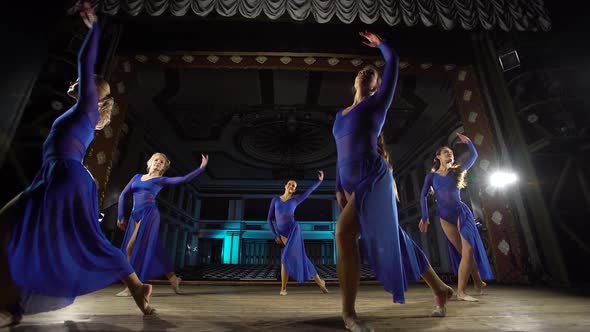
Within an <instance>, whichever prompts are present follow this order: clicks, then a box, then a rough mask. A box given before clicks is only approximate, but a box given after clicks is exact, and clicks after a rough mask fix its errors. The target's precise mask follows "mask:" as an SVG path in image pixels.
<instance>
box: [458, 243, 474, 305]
mask: <svg viewBox="0 0 590 332" xmlns="http://www.w3.org/2000/svg"><path fill="white" fill-rule="evenodd" d="M461 246H462V249H463V250H462V251H461V263H459V275H460V276H463V278H462V279H460V280H461V282H462V284H460V286H461V287H463V289H465V288H466V287H467V282H468V281H469V276H470V275H471V272H472V271H473V268H474V266H475V259H474V258H473V248H471V245H469V242H467V240H465V239H464V238H463V237H461ZM457 299H458V300H463V301H470V302H476V301H478V300H477V299H476V298H474V297H472V296H469V295H467V294H465V292H463V294H459V293H457Z"/></svg>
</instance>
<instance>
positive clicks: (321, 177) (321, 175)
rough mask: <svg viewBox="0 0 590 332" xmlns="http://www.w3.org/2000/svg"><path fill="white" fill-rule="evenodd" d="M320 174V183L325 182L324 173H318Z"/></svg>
mask: <svg viewBox="0 0 590 332" xmlns="http://www.w3.org/2000/svg"><path fill="white" fill-rule="evenodd" d="M318 173H319V175H318V179H320V181H324V171H318Z"/></svg>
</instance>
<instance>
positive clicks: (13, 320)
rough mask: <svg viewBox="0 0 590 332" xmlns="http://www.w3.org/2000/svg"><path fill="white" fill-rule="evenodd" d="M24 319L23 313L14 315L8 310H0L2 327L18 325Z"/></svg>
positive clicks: (0, 326) (0, 324)
mask: <svg viewBox="0 0 590 332" xmlns="http://www.w3.org/2000/svg"><path fill="white" fill-rule="evenodd" d="M22 319H23V316H21V315H13V314H12V313H10V312H8V311H4V310H2V311H0V328H3V327H7V326H11V325H17V324H18V323H20V321H21V320H22Z"/></svg>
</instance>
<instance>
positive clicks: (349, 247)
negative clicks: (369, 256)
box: [336, 193, 373, 332]
mask: <svg viewBox="0 0 590 332" xmlns="http://www.w3.org/2000/svg"><path fill="white" fill-rule="evenodd" d="M346 200H347V202H348V203H347V204H346V206H345V207H344V209H342V212H341V213H340V217H339V218H338V223H337V224H336V247H337V249H338V258H337V264H336V270H337V272H338V280H339V282H340V292H341V293H342V319H343V320H344V325H345V326H346V328H347V329H349V330H351V331H359V332H364V331H373V329H372V328H370V327H369V326H368V325H367V324H365V323H364V322H362V321H361V320H360V319H359V318H358V316H357V314H356V310H355V302H356V294H357V292H358V287H359V281H360V265H361V257H360V253H359V246H358V235H359V231H360V225H359V220H358V216H357V214H356V210H355V205H354V204H355V200H354V193H353V194H352V195H349V194H348V193H346Z"/></svg>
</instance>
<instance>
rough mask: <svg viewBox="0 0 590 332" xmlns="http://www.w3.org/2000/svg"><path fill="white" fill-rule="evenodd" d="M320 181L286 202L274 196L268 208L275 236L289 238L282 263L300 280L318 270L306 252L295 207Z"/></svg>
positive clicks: (310, 276) (305, 278) (293, 276)
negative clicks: (296, 219)
mask: <svg viewBox="0 0 590 332" xmlns="http://www.w3.org/2000/svg"><path fill="white" fill-rule="evenodd" d="M320 183H322V181H321V180H320V181H318V182H316V183H315V184H314V185H313V186H312V187H311V188H309V189H307V191H306V192H305V193H303V194H302V195H300V196H296V197H293V198H291V199H289V200H288V201H286V202H283V201H282V200H281V198H280V197H279V196H276V197H273V199H272V201H271V202H270V208H269V210H268V218H267V221H268V226H269V228H270V230H271V232H272V234H273V236H274V238H277V237H278V236H279V235H282V236H284V237H286V238H287V243H286V244H285V248H283V254H282V255H281V263H282V264H283V266H285V270H286V271H287V274H288V275H289V276H290V277H291V278H293V279H295V280H297V281H298V282H306V281H307V280H309V279H311V278H312V277H313V276H315V275H316V274H318V272H317V271H316V269H315V267H314V266H313V264H312V263H311V261H310V260H309V258H307V255H306V253H305V244H304V243H303V237H302V236H301V228H300V227H299V224H298V223H297V222H296V221H295V209H296V208H297V206H298V205H299V204H301V203H302V202H303V201H304V200H305V199H306V198H307V197H308V196H309V195H311V193H312V192H313V191H314V190H315V189H316V188H317V187H318V186H319V185H320ZM273 221H274V222H275V223H276V226H275V223H273Z"/></svg>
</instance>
